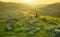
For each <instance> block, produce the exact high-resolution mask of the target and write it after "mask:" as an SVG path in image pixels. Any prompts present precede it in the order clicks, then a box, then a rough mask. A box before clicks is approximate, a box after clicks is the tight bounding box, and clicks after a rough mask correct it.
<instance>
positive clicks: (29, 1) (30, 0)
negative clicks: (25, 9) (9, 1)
mask: <svg viewBox="0 0 60 37" xmlns="http://www.w3.org/2000/svg"><path fill="white" fill-rule="evenodd" d="M22 2H23V3H32V2H34V0H23V1H22Z"/></svg>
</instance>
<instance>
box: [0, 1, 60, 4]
mask: <svg viewBox="0 0 60 37" xmlns="http://www.w3.org/2000/svg"><path fill="white" fill-rule="evenodd" d="M0 1H4V2H22V0H0ZM56 2H60V0H34V4H51V3H56Z"/></svg>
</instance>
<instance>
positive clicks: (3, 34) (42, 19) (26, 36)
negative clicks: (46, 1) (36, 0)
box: [0, 2, 60, 37]
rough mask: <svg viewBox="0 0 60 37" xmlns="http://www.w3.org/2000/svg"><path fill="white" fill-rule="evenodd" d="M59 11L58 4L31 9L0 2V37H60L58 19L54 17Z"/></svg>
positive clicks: (26, 6)
mask: <svg viewBox="0 0 60 37" xmlns="http://www.w3.org/2000/svg"><path fill="white" fill-rule="evenodd" d="M59 10H60V7H59V3H55V4H51V5H46V6H44V7H40V6H39V7H32V6H29V5H27V4H21V3H11V2H0V37H60V17H54V16H58V15H60V14H59V13H60V11H59ZM56 14H57V15H56Z"/></svg>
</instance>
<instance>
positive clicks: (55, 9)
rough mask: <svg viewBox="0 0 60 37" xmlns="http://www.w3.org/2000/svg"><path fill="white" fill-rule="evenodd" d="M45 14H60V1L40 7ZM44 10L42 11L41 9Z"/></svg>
mask: <svg viewBox="0 0 60 37" xmlns="http://www.w3.org/2000/svg"><path fill="white" fill-rule="evenodd" d="M38 10H39V12H41V13H42V14H43V15H50V16H60V3H54V4H50V5H46V6H44V7H42V8H39V9H38ZM40 10H42V11H40Z"/></svg>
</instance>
